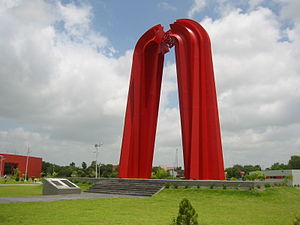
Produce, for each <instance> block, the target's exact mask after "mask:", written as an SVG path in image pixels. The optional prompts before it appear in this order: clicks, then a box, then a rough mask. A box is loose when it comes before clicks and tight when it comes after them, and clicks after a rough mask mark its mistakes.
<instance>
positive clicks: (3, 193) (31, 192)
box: [0, 183, 91, 213]
mask: <svg viewBox="0 0 300 225" xmlns="http://www.w3.org/2000/svg"><path fill="white" fill-rule="evenodd" d="M77 186H79V187H80V188H81V191H85V190H86V189H88V188H89V187H90V186H91V185H90V184H81V183H79V184H77ZM42 188H43V186H42V184H33V185H16V184H9V185H0V197H15V196H35V195H42ZM0 213H1V212H0Z"/></svg>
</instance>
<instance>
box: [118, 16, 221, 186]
mask: <svg viewBox="0 0 300 225" xmlns="http://www.w3.org/2000/svg"><path fill="white" fill-rule="evenodd" d="M170 27H171V29H170V30H169V31H167V32H164V31H163V27H162V26H161V25H156V26H154V27H152V28H151V29H149V30H148V31H147V32H146V33H145V34H144V35H143V36H142V37H141V38H140V39H139V41H138V42H137V44H136V47H135V49H134V53H133V63H132V70H131V78H130V86H129V92H128V102H127V109H126V115H125V124H124V133H123V141H122V147H121V156H120V167H119V177H121V178H146V179H148V178H151V172H152V162H153V151H154V142H155V136H156V127H157V116H158V108H159V98H160V89H161V81H162V71H163V62H164V54H165V53H167V52H168V51H169V48H171V47H173V46H175V53H176V67H177V80H178V91H179V107H180V117H181V130H182V146H183V156H184V174H185V178H186V179H200V180H224V179H225V177H224V164H223V153H222V144H221V135H220V125H219V116H218V106H217V96H216V89H215V81H214V71H213V63H212V55H211V45H210V39H209V36H208V34H207V32H206V31H205V30H204V28H203V27H202V26H201V25H200V24H198V23H197V22H195V21H193V20H189V19H180V20H176V22H175V23H173V24H171V25H170Z"/></svg>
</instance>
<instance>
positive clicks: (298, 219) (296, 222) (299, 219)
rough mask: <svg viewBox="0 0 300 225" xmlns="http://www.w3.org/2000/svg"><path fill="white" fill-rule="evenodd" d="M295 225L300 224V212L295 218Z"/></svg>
mask: <svg viewBox="0 0 300 225" xmlns="http://www.w3.org/2000/svg"><path fill="white" fill-rule="evenodd" d="M294 225H300V214H299V215H296V217H295V220H294Z"/></svg>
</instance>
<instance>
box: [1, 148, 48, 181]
mask: <svg viewBox="0 0 300 225" xmlns="http://www.w3.org/2000/svg"><path fill="white" fill-rule="evenodd" d="M0 155H2V156H3V157H0V160H1V159H3V160H2V163H1V162H0V167H1V168H0V173H1V174H0V176H4V175H5V173H4V172H5V171H4V170H5V165H7V164H6V163H15V164H17V165H16V166H17V168H18V169H19V170H20V174H21V176H22V177H23V176H24V174H25V171H26V160H27V156H22V155H12V154H0ZM41 172H42V158H39V157H32V156H29V157H28V168H27V173H28V177H41ZM6 175H9V174H6Z"/></svg>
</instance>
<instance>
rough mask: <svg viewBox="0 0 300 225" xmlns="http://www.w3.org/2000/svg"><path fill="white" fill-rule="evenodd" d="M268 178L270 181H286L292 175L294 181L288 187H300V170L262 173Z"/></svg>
mask: <svg viewBox="0 0 300 225" xmlns="http://www.w3.org/2000/svg"><path fill="white" fill-rule="evenodd" d="M260 172H261V173H263V174H264V175H265V176H266V180H268V181H278V182H280V181H284V178H285V177H287V176H289V175H292V176H293V179H292V180H291V181H289V183H288V185H292V186H294V185H300V170H263V171H260Z"/></svg>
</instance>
